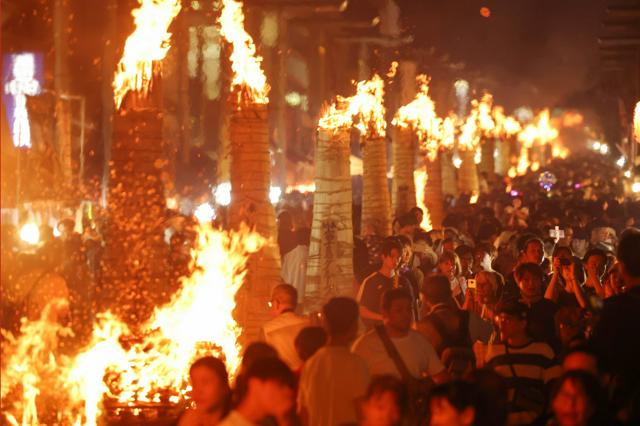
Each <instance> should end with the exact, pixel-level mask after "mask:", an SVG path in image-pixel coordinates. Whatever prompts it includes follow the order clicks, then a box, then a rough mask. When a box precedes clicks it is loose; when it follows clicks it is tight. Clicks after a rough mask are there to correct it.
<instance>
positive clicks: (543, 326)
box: [514, 263, 560, 350]
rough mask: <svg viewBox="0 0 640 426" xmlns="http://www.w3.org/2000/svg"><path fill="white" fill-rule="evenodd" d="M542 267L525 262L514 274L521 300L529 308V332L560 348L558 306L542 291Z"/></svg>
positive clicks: (538, 338)
mask: <svg viewBox="0 0 640 426" xmlns="http://www.w3.org/2000/svg"><path fill="white" fill-rule="evenodd" d="M543 275H544V273H543V271H542V268H541V267H540V266H539V265H537V264H535V263H523V264H520V265H518V266H517V267H516V270H515V272H514V276H515V278H516V282H517V283H518V288H519V289H520V295H521V298H520V301H521V302H522V303H524V304H525V305H526V306H527V307H528V309H529V312H528V318H529V327H530V330H529V332H530V333H531V337H533V338H534V339H535V340H539V341H542V342H547V343H549V344H550V345H551V346H552V347H553V348H554V349H556V350H557V349H559V347H560V342H559V340H558V338H557V336H556V327H555V315H556V312H557V311H558V307H557V305H556V304H555V303H553V302H552V301H550V300H548V299H545V298H544V297H543V292H542V281H543Z"/></svg>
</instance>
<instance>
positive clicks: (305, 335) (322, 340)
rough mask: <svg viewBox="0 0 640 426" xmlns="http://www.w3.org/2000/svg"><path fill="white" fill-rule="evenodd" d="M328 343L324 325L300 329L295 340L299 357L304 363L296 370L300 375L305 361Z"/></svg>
mask: <svg viewBox="0 0 640 426" xmlns="http://www.w3.org/2000/svg"><path fill="white" fill-rule="evenodd" d="M326 343H327V333H326V332H325V331H324V329H323V328H322V327H318V326H310V327H305V328H303V329H302V330H300V332H299V333H298V335H297V336H296V339H295V341H294V345H295V347H296V352H297V353H298V357H300V359H301V360H302V365H301V366H300V367H299V368H298V370H297V371H296V374H297V375H298V377H299V376H300V374H301V373H302V368H303V367H304V363H305V362H307V360H308V359H309V358H311V357H312V356H313V355H314V354H315V353H316V352H318V349H320V348H321V347H323V346H324V345H325V344H326Z"/></svg>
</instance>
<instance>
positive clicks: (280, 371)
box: [219, 358, 296, 426]
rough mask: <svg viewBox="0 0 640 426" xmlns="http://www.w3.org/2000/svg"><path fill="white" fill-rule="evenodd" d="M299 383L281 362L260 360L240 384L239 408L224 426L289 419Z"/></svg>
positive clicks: (248, 371)
mask: <svg viewBox="0 0 640 426" xmlns="http://www.w3.org/2000/svg"><path fill="white" fill-rule="evenodd" d="M295 386H296V379H295V376H294V374H293V372H292V371H291V370H290V369H289V367H287V364H285V363H284V362H283V361H281V360H280V359H278V358H260V359H257V360H256V361H255V362H253V363H252V364H251V365H250V366H249V367H248V368H247V370H246V372H245V373H244V376H243V380H239V381H237V383H236V388H235V389H234V391H235V393H236V400H237V401H238V402H237V405H236V406H235V408H234V409H233V410H232V411H231V412H230V413H229V415H228V416H227V417H226V418H225V419H224V420H223V421H222V422H221V423H219V424H220V426H251V425H258V424H259V423H260V422H261V421H262V420H264V419H266V418H268V417H273V418H276V419H280V418H284V417H285V416H287V415H288V414H289V413H290V412H291V409H292V408H293V407H294V404H295Z"/></svg>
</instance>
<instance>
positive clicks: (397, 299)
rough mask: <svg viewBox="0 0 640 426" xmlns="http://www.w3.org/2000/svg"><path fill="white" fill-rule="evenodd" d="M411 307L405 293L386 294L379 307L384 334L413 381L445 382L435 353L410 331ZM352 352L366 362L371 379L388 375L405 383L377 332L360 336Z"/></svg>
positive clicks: (444, 375) (399, 291)
mask: <svg viewBox="0 0 640 426" xmlns="http://www.w3.org/2000/svg"><path fill="white" fill-rule="evenodd" d="M412 303H413V301H412V298H411V295H410V294H409V293H407V292H406V291H405V290H404V289H401V288H398V289H391V290H387V291H386V292H385V293H384V294H383V296H382V306H381V311H382V317H383V327H384V331H385V332H386V334H387V335H388V336H389V337H390V339H391V342H392V343H393V345H394V346H395V347H396V349H397V351H398V353H399V355H400V357H401V358H402V360H403V361H404V364H405V365H406V367H407V370H408V371H409V373H410V374H411V375H412V376H413V377H414V378H424V377H431V379H432V380H433V381H434V382H436V383H441V382H444V381H446V380H447V379H448V374H447V373H446V371H445V368H444V365H442V362H441V361H440V358H439V357H438V354H437V353H436V351H435V349H434V348H433V346H432V345H431V344H430V343H429V342H428V341H427V340H426V339H425V338H424V337H423V336H422V335H421V334H420V333H418V332H417V331H415V330H412V329H411V322H412V319H413V315H412V313H413V311H412ZM352 352H353V353H355V354H356V355H359V356H360V357H362V358H363V359H364V360H365V361H366V363H367V366H368V367H369V371H370V372H371V374H372V375H379V374H391V375H394V376H396V377H399V378H401V379H403V380H404V379H405V378H404V377H402V374H401V373H400V371H398V368H397V367H396V364H395V363H394V361H393V359H392V358H391V357H390V356H389V353H388V352H387V350H386V348H385V346H384V343H383V342H382V339H381V338H380V335H379V331H378V330H376V329H373V330H370V331H369V332H367V333H365V334H364V335H362V336H361V337H360V338H359V339H358V340H357V341H356V342H355V343H354V345H353V347H352Z"/></svg>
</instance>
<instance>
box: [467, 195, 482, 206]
mask: <svg viewBox="0 0 640 426" xmlns="http://www.w3.org/2000/svg"><path fill="white" fill-rule="evenodd" d="M479 197H480V196H479V194H477V193H473V194H472V195H471V198H469V204H476V203H477V202H478V198H479Z"/></svg>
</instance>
